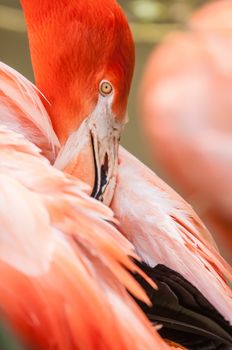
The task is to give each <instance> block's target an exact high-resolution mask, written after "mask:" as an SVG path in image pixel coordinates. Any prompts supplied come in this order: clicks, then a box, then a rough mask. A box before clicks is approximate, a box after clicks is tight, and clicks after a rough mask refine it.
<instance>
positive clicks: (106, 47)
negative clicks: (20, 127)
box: [21, 0, 134, 143]
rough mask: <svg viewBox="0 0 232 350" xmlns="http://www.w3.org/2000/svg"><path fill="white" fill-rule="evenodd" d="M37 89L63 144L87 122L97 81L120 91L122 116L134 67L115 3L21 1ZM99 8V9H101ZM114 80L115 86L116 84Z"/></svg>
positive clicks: (118, 103) (111, 0)
mask: <svg viewBox="0 0 232 350" xmlns="http://www.w3.org/2000/svg"><path fill="white" fill-rule="evenodd" d="M21 2H22V6H23V10H24V14H25V18H26V22H27V28H28V36H29V42H30V49H31V56H32V63H33V68H34V74H35V79H36V83H37V86H38V88H39V89H40V90H41V91H42V92H43V93H44V95H45V96H46V98H47V99H48V100H49V102H50V103H51V105H46V108H47V110H48V112H49V114H50V117H51V120H52V123H53V126H54V129H55V131H56V133H57V135H58V137H59V139H60V141H61V142H62V143H63V142H65V140H66V139H67V137H68V136H69V134H70V133H71V132H72V131H74V130H76V129H77V128H78V126H79V125H80V123H81V122H82V121H83V119H84V118H85V117H87V116H88V115H89V114H90V113H91V111H92V109H93V108H94V106H95V105H96V102H97V98H98V84H99V81H100V80H101V79H104V78H107V77H108V78H110V79H111V80H113V82H115V84H118V85H119V91H120V93H118V96H117V101H116V105H115V108H117V110H118V113H122V111H120V109H122V110H125V105H126V103H127V97H128V94H129V89H130V83H131V78H132V74H133V66H134V45H133V41H132V37H131V33H130V31H129V29H128V24H127V21H126V18H125V16H124V15H123V13H122V11H121V9H120V7H119V6H118V5H117V3H116V1H114V0H101V1H97V0H85V1H78V0H75V1H74V0H49V1H47V0H40V1H38V0H21ZM99 4H100V5H99ZM114 80H115V81H114Z"/></svg>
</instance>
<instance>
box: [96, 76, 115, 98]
mask: <svg viewBox="0 0 232 350" xmlns="http://www.w3.org/2000/svg"><path fill="white" fill-rule="evenodd" d="M99 92H100V94H101V95H102V96H109V95H111V94H112V92H113V86H112V84H111V83H110V82H109V81H106V80H104V81H101V83H100V86H99Z"/></svg>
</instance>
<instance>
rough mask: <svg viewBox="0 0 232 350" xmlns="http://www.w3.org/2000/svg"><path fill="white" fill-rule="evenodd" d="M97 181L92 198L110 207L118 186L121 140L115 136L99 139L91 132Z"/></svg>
mask: <svg viewBox="0 0 232 350" xmlns="http://www.w3.org/2000/svg"><path fill="white" fill-rule="evenodd" d="M90 135H91V143H92V151H93V158H94V168H95V181H94V186H93V190H92V194H91V196H92V197H93V198H95V199H97V200H99V201H101V202H104V203H105V204H107V205H109V204H110V202H111V200H112V197H113V194H114V189H115V186H116V175H117V165H118V146H119V140H118V137H116V136H115V135H109V136H108V137H107V138H104V139H99V138H98V136H97V135H96V134H95V133H94V132H92V131H91V134H90Z"/></svg>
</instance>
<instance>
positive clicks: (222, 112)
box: [141, 0, 232, 261]
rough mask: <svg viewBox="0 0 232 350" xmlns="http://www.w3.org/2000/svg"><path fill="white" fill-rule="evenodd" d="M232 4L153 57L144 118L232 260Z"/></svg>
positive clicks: (202, 14) (223, 4)
mask: <svg viewBox="0 0 232 350" xmlns="http://www.w3.org/2000/svg"><path fill="white" fill-rule="evenodd" d="M231 88H232V1H231V0H224V1H217V2H213V3H210V4H208V5H206V6H204V7H203V8H202V9H200V10H199V11H197V12H196V13H195V14H194V15H193V17H192V19H191V20H190V23H189V32H185V33H175V34H172V35H171V36H170V37H168V38H167V39H166V41H165V42H164V43H163V44H162V45H160V46H159V47H158V49H156V50H155V51H154V53H153V54H152V56H151V58H150V60H149V62H148V65H147V67H146V70H145V75H144V80H143V83H142V94H141V95H142V96H141V105H142V113H141V114H142V118H143V120H144V124H145V129H146V133H147V135H149V138H150V140H151V143H152V147H153V148H152V150H153V153H154V155H155V158H156V159H157V161H158V162H159V164H160V165H161V166H162V168H163V169H164V170H165V171H166V174H167V176H168V177H169V179H170V180H171V182H172V183H173V184H175V186H176V187H177V188H178V189H179V190H180V191H181V192H182V193H183V194H184V195H185V197H186V198H187V199H188V200H189V201H191V203H192V204H193V205H194V207H195V208H196V209H197V210H198V213H199V215H200V216H201V218H203V219H204V221H205V223H206V224H207V226H208V227H209V228H210V230H211V231H212V232H213V234H214V236H215V238H216V240H217V242H218V243H219V245H220V247H221V248H222V250H223V251H224V253H225V255H226V257H227V258H228V260H229V261H232V182H231V175H232V151H231V149H232V141H231V133H232V117H231V116H232V99H231Z"/></svg>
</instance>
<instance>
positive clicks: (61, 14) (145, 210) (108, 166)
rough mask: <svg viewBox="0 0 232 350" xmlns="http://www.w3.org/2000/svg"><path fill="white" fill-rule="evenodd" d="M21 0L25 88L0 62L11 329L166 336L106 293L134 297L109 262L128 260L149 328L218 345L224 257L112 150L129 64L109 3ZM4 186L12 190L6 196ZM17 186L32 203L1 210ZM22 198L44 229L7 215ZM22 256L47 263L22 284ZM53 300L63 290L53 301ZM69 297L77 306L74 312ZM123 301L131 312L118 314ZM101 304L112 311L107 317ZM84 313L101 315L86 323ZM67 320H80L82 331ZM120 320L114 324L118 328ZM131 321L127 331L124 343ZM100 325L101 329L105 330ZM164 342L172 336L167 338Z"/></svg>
mask: <svg viewBox="0 0 232 350" xmlns="http://www.w3.org/2000/svg"><path fill="white" fill-rule="evenodd" d="M22 5H23V9H24V14H25V17H26V22H27V27H28V34H29V41H30V49H31V55H32V63H33V68H34V73H35V78H36V84H37V88H36V87H34V86H33V85H32V84H31V83H30V82H29V81H27V80H26V79H25V78H23V77H22V76H21V75H20V74H19V73H17V72H15V71H14V70H12V69H11V68H9V67H7V66H5V65H4V64H1V66H0V108H1V114H0V119H1V124H3V125H4V128H6V129H4V128H3V130H2V135H3V140H6V141H5V144H4V142H3V148H2V153H3V154H4V152H5V154H6V157H8V158H7V162H6V163H4V162H3V164H2V167H3V168H2V169H3V171H4V173H6V174H7V176H9V177H10V179H9V182H7V180H6V181H5V183H4V184H5V185H4V188H5V189H6V194H7V196H6V198H7V201H6V205H4V206H3V207H2V208H3V209H2V213H1V217H0V220H2V222H3V224H2V226H3V227H4V225H5V226H6V228H7V229H6V230H5V232H6V233H7V234H8V235H10V237H12V238H13V242H14V237H16V238H17V240H16V242H17V241H18V240H19V241H20V242H19V243H20V245H19V246H18V245H15V244H13V243H12V240H10V244H8V241H7V239H6V237H5V236H6V234H5V236H4V239H6V248H5V249H6V250H5V249H3V250H2V254H3V255H2V257H1V254H0V258H1V260H2V261H3V262H4V264H6V270H4V271H5V272H4V276H5V278H4V280H2V283H4V286H6V288H5V289H3V290H4V291H5V292H4V293H3V294H1V293H0V305H1V306H2V307H3V310H4V311H5V313H6V314H7V315H8V317H9V318H10V319H11V320H12V321H13V323H14V326H15V327H16V329H18V330H20V331H21V333H22V334H23V335H24V336H25V335H26V338H27V337H29V340H30V341H33V340H34V341H37V343H36V344H38V347H39V346H40V348H41V346H42V348H43V346H44V344H46V346H47V344H49V346H50V347H51V348H52V346H53V348H56V347H58V346H60V348H62V346H63V345H62V344H63V342H64V341H66V343H65V344H68V345H66V346H65V347H64V346H63V348H65V349H66V348H71V349H72V348H74V349H75V348H77V347H80V348H81V347H82V346H83V349H92V348H94V344H95V342H97V344H101V345H102V347H103V348H106V349H108V348H112V349H114V348H117V349H120V348H121V349H125V348H126V347H125V346H124V344H126V346H127V348H130V347H131V348H132V346H133V347H134V348H138V349H146V348H151V347H153V348H155V349H163V348H164V349H165V348H167V345H166V344H165V343H164V342H162V340H161V339H160V338H159V336H158V335H157V334H156V333H154V332H152V331H151V329H150V326H149V324H148V323H147V321H146V319H145V318H144V317H143V315H142V314H141V313H140V312H139V311H138V309H136V307H135V305H134V304H133V302H132V301H131V299H130V298H129V296H128V295H127V293H126V295H125V300H124V299H123V298H120V293H122V295H124V293H125V288H127V289H128V290H129V291H131V293H132V294H133V295H134V296H135V297H136V298H137V299H142V300H143V301H147V298H146V297H145V296H144V295H143V293H142V291H141V287H140V286H138V285H137V284H135V282H134V280H133V279H131V278H130V277H129V276H128V273H127V272H126V271H125V270H124V269H123V268H122V267H121V266H122V265H123V266H125V267H126V268H127V269H129V270H132V271H134V272H137V273H136V274H135V276H136V278H137V279H138V281H139V282H140V283H141V284H142V286H143V287H145V288H146V291H147V294H148V296H149V298H151V301H152V303H153V306H152V308H149V307H148V306H146V305H145V304H142V302H139V303H140V306H141V307H142V308H143V310H144V311H145V312H146V313H147V314H148V317H149V319H150V320H151V321H152V322H153V323H154V324H156V323H162V324H163V325H164V327H163V328H162V329H161V330H160V333H161V335H162V336H163V337H164V338H165V339H169V340H170V341H175V342H178V343H181V344H182V345H183V346H185V345H186V346H187V347H188V348H189V349H196V348H197V346H198V348H203V346H208V345H210V346H211V345H212V344H213V345H214V346H215V348H216V347H221V349H226V348H228V346H230V345H231V344H232V335H231V325H232V293H231V290H230V288H229V287H228V285H227V282H226V278H228V280H232V271H231V268H230V267H229V265H228V264H227V263H226V262H225V261H224V260H223V258H222V257H221V256H220V254H219V253H218V252H217V249H216V247H215V245H214V241H213V239H212V237H211V235H210V233H209V232H208V231H207V229H206V228H205V226H204V225H203V224H202V223H201V221H200V219H199V218H198V217H197V215H196V214H195V213H194V211H193V210H192V209H191V207H190V206H189V205H188V204H187V203H186V202H185V201H184V200H183V199H182V198H181V197H179V196H178V195H177V194H176V193H175V192H174V191H173V190H172V189H171V188H169V187H168V186H167V185H166V184H165V183H163V182H162V180H160V179H159V178H158V177H157V176H156V175H155V174H153V173H152V172H151V171H150V170H149V169H148V168H146V167H145V166H144V165H143V164H142V163H140V162H139V161H138V160H136V159H135V158H134V157H133V156H132V155H130V154H129V153H128V152H127V151H125V150H124V149H123V148H119V156H118V142H119V138H120V134H121V131H122V129H123V127H124V124H125V122H126V108H127V99H128V94H129V89H130V82H131V78H132V73H133V67H134V45H133V41H132V37H131V33H130V31H129V27H128V24H127V21H126V19H125V16H124V15H123V13H122V11H121V9H120V8H119V7H118V5H117V3H116V1H114V0H101V2H98V1H96V0H95V1H92V0H86V1H85V2H82V1H78V0H76V1H73V2H68V1H67V0H59V1H57V0H56V1H55V0H51V1H49V2H48V1H46V0H40V1H38V0H34V1H31V0H23V1H22ZM83 14H84V16H83ZM102 19H104V21H102ZM119 28H120V31H119V30H118V29H119ZM38 89H39V90H40V91H41V93H40V92H39V90H38ZM43 96H45V97H46V98H45V97H43ZM18 134H21V135H23V136H24V137H25V138H23V137H22V136H19V135H18ZM4 135H5V136H4ZM4 137H5V138H4ZM21 142H22V143H23V144H24V143H25V146H22V144H21ZM33 144H34V145H33ZM35 145H36V146H37V147H38V148H39V149H41V152H42V155H39V154H38V150H37V149H36V148H35ZM25 148H26V152H25ZM4 149H5V151H4ZM32 150H34V152H32ZM24 153H26V155H25V156H29V158H27V159H26V160H24V161H25V162H26V163H20V162H21V161H22V156H23V154H24ZM27 153H29V155H28V154H27ZM45 157H46V158H47V159H48V160H49V161H50V164H49V163H48V162H47V161H46V160H45ZM38 158H39V161H38V162H39V164H38V166H36V164H35V162H37V160H38ZM33 159H34V160H33ZM40 163H42V164H45V165H46V169H45V170H46V171H45V170H43V169H41V167H40ZM118 163H119V164H118ZM51 164H52V165H54V168H53V167H52V165H51ZM41 166H42V165H41ZM55 167H56V168H58V169H60V170H61V171H64V172H65V173H69V175H64V173H63V172H61V171H58V170H57V169H55ZM43 174H44V176H43ZM56 176H57V178H58V180H59V181H58V180H56ZM73 177H75V178H78V179H81V180H83V181H85V182H86V184H88V186H89V187H86V188H85V192H87V193H88V194H91V195H92V197H94V198H96V199H99V200H101V201H103V202H104V203H105V204H107V205H109V204H110V206H111V208H112V209H113V211H114V214H115V216H116V218H117V219H118V221H117V222H115V225H118V226H119V228H120V230H121V232H122V233H123V235H125V236H126V238H127V239H128V240H129V241H130V242H131V243H132V246H133V247H134V250H135V252H136V254H138V255H139V256H140V258H141V259H142V262H140V263H138V265H139V266H140V268H142V269H144V271H145V273H147V274H148V276H149V277H150V278H151V279H152V280H153V281H154V282H155V283H156V284H157V285H158V287H159V290H158V291H156V290H155V289H154V286H151V284H149V283H148V282H146V280H145V279H147V277H146V275H145V274H144V275H143V277H144V278H145V279H144V278H142V277H141V276H139V274H141V273H142V272H141V270H140V269H136V267H135V265H134V264H132V263H131V262H130V260H129V259H128V258H127V255H130V256H132V257H134V258H135V259H136V255H135V253H134V251H133V249H131V245H130V243H129V242H128V241H127V240H125V238H124V239H123V238H122V237H121V236H120V233H119V232H118V231H117V230H115V229H113V228H112V227H111V226H110V225H109V224H107V223H106V222H105V221H113V219H112V214H111V212H110V211H109V209H106V208H105V207H103V205H101V206H100V205H97V204H96V202H95V201H93V200H91V199H88V198H87V195H84V194H83V191H81V188H82V187H81V188H80V189H78V187H80V186H81V185H80V183H79V182H78V183H77V182H76V181H78V180H74V179H73ZM57 181H58V182H57ZM67 181H68V182H69V181H71V183H70V185H69V186H68V188H67V190H66V187H65V188H64V187H63V186H64V185H63V183H66V182H67ZM15 182H16V183H15ZM22 186H23V188H22ZM53 186H54V187H53ZM18 187H19V189H18V190H17V188H18ZM89 188H91V191H90V190H89ZM21 190H22V191H21ZM7 191H9V192H10V193H11V195H12V197H9V199H8V192H7ZM19 191H21V192H20V193H21V195H20V193H19V194H18V192H19ZM27 191H29V192H30V193H29V195H28V196H29V197H30V196H32V199H35V200H36V202H35V203H34V205H33V206H32V205H29V208H27V209H28V210H29V211H28V210H27V211H23V212H22V213H21V211H20V208H21V204H20V203H19V205H18V206H16V207H15V210H14V215H13V216H11V215H10V216H9V211H8V210H6V208H8V207H10V206H13V203H14V202H16V204H17V200H16V198H20V202H21V201H24V202H26V203H25V205H27V207H28V203H29V204H30V203H31V201H29V199H28V200H26V201H25V198H26V199H27V194H26V193H27ZM50 191H52V192H51V194H50ZM73 191H74V192H73ZM66 195H67V196H68V198H67V197H66ZM83 196H84V199H83V200H82V198H83ZM77 199H78V204H77V202H76V201H77ZM73 201H74V202H73ZM40 205H41V206H42V207H40ZM89 206H90V208H89ZM36 207H38V215H37V212H36ZM76 207H77V208H76ZM22 208H23V207H22ZM30 209H31V210H32V211H33V213H34V214H33V215H35V219H36V220H38V222H39V220H40V216H39V214H41V215H44V218H45V219H46V220H47V221H46V222H47V224H49V225H50V226H52V227H54V230H52V233H51V234H50V236H51V237H50V236H49V235H48V238H49V237H50V238H51V241H49V239H45V238H46V237H45V238H44V239H43V235H42V232H43V231H42V230H39V232H37V230H36V228H37V227H40V226H39V224H38V225H37V224H36V223H33V225H32V227H31V230H30V232H32V234H31V233H30V232H28V234H27V231H25V234H24V233H23V232H24V230H20V226H21V225H19V223H18V220H19V219H18V218H21V217H22V220H24V221H23V222H24V225H25V230H26V222H27V220H28V218H30V216H31V215H30ZM95 209H96V212H95ZM40 211H41V213H40ZM79 212H80V215H79ZM99 212H100V214H98V213H99ZM17 213H19V214H17ZM82 215H83V216H82ZM99 216H100V217H99ZM12 217H13V221H12ZM15 217H17V219H16V220H15ZM33 217H34V216H33ZM25 220H26V222H25ZM78 220H80V223H79V221H78ZM99 221H100V222H99ZM98 223H99V225H100V227H98ZM118 223H119V224H118ZM11 225H12V226H11ZM28 225H29V224H28ZM95 225H96V228H95ZM8 227H9V229H8ZM29 228H30V227H29ZM94 228H95V229H94ZM33 229H34V230H35V231H36V232H35V234H33ZM93 229H94V230H93ZM50 230H51V227H50ZM50 230H49V231H50ZM79 230H80V233H79ZM15 231H16V232H15ZM60 231H61V232H60ZM76 231H78V232H76ZM32 235H33V239H32ZM21 236H22V237H21ZM37 236H38V240H39V241H40V239H41V244H42V245H41V247H42V248H41V249H39V247H40V246H39V242H38V244H37V241H36V240H37V238H35V237H37ZM108 237H109V239H108ZM57 240H58V241H59V242H60V244H61V248H62V247H63V246H64V247H63V248H64V249H67V250H65V252H66V253H67V257H66V255H65V257H64V260H65V262H66V259H68V258H70V259H72V258H73V257H76V259H77V258H78V261H77V263H78V264H81V266H82V265H84V267H85V270H87V272H88V273H87V272H86V273H87V276H86V278H88V274H90V276H91V281H89V280H88V281H85V280H84V279H82V280H79V279H78V271H77V272H76V270H74V271H73V272H72V270H73V269H74V267H72V266H70V264H71V262H69V260H68V261H67V264H68V265H67V268H66V269H65V267H66V264H64V267H63V258H62V259H61V260H60V259H59V256H60V255H62V254H63V253H62V249H60V248H59V245H58V247H57V250H58V252H57V255H54V259H52V258H51V255H49V254H52V253H53V252H54V250H51V252H50V249H49V246H50V245H49V242H50V243H51V246H52V247H53V246H54V245H55V248H53V249H56V241H57ZM102 240H103V242H102ZM115 240H116V241H117V240H118V242H115ZM114 242H115V246H114ZM33 244H34V245H35V246H33ZM43 244H44V245H43ZM31 245H32V247H30V246H31ZM11 246H13V248H14V249H12V248H11ZM17 247H18V249H19V251H18V250H17ZM103 248H104V249H103ZM11 249H12V255H11V254H10V252H11ZM33 249H34V250H33ZM115 249H116V251H115ZM46 250H48V252H46ZM5 251H6V252H8V253H9V258H8V257H7V256H8V254H5V253H4V252H5ZM55 251H56V250H55ZM36 253H37V254H38V256H37V255H36ZM42 253H43V254H45V255H46V256H45V257H48V258H47V259H48V260H47V264H46V259H45V260H44V264H45V267H44V266H43V255H41V254H42ZM17 254H19V256H18V255H17ZM27 254H28V255H27ZM47 254H48V255H47ZM24 255H25V256H24ZM34 256H35V257H36V259H37V260H38V263H40V264H41V265H42V266H41V268H42V267H43V268H48V269H49V268H50V269H49V270H48V271H49V275H47V274H46V277H44V275H43V273H42V276H40V275H39V279H36V285H34V279H33V278H32V277H31V275H30V269H29V266H30V259H31V260H33V259H34ZM56 256H57V258H56ZM62 256H63V255H62ZM4 259H5V260H4ZM18 262H19V263H20V265H19V266H18ZM49 262H50V265H49ZM4 266H5V265H4ZM25 266H26V267H27V268H25ZM33 266H34V264H33V263H31V269H32V270H33V269H34V268H35V273H36V272H38V271H37V270H36V268H37V264H36V266H34V267H33ZM69 266H70V268H69ZM4 268H5V267H4ZM75 268H76V267H75ZM11 269H13V271H15V269H16V270H17V269H20V276H21V275H23V276H22V277H20V283H17V279H16V278H15V276H16V275H17V273H15V272H13V274H12V275H11V273H9V271H11ZM28 269H29V270H28ZM39 271H41V270H39ZM45 271H47V270H45ZM53 271H54V272H53ZM69 271H71V272H72V273H71V274H70V272H69ZM42 272H43V270H42ZM84 272H85V271H84ZM84 272H83V273H84ZM53 273H54V281H53ZM50 274H51V276H50ZM56 274H57V277H56ZM111 277H112V278H111ZM21 278H22V282H21ZM44 278H45V281H44ZM66 279H68V280H67V282H66ZM149 281H150V280H149ZM37 282H38V284H39V286H40V287H39V286H37ZM83 283H84V286H85V285H86V288H89V286H88V284H89V283H90V284H91V287H93V288H97V290H98V292H97V295H96V296H95V297H94V298H93V299H92V296H91V295H90V294H87V292H85V289H84V288H82V287H83V286H82V284H83ZM31 284H32V287H31ZM76 284H77V285H78V286H77V287H76ZM66 286H67V289H66ZM27 287H28V288H29V292H28V298H27V299H28V300H29V302H28V303H27V304H26V305H25V303H23V300H24V298H23V300H21V299H20V302H19V303H16V302H12V292H11V291H12V290H13V291H15V292H16V293H17V295H19V297H18V298H21V296H20V295H23V293H25V292H24V288H27ZM63 287H64V290H63ZM17 288H19V289H17ZM31 288H32V291H31ZM37 288H39V296H38V295H37V292H38V289H37ZM40 288H41V289H40ZM76 288H78V291H79V292H78V293H81V291H82V293H81V297H82V298H83V301H82V299H81V298H80V300H79V294H78V293H77V292H76ZM112 289H113V291H112ZM34 290H35V292H36V294H35V295H34V294H33V293H34ZM31 292H32V294H31ZM60 293H61V294H60ZM63 293H64V294H63ZM118 293H119V294H118ZM93 294H94V293H93ZM89 295H90V297H89ZM37 297H39V299H38V300H37ZM98 297H99V299H97V298H98ZM69 298H70V304H69ZM95 298H96V299H97V301H95ZM6 300H7V302H6ZM17 300H18V299H17V298H15V301H17ZM40 300H42V301H43V302H45V303H46V307H48V313H46V315H44V313H43V312H42V310H43V307H42V306H41V301H40ZM62 300H65V311H64V303H62V302H60V301H62ZM100 300H101V302H102V304H101V305H100ZM82 302H83V309H81V310H82V311H83V312H81V314H80V315H77V316H76V312H77V311H76V310H78V307H82V306H81V304H82ZM105 302H106V304H104V303H105ZM72 303H74V304H72ZM75 303H77V304H75ZM126 303H128V305H126ZM34 304H35V305H34ZM85 304H87V306H88V308H87V306H86V308H85ZM42 305H43V304H42ZM31 306H32V307H33V311H32V312H31V310H30V307H31ZM56 307H58V309H56ZM99 307H100V308H101V307H102V308H103V309H102V310H101V311H102V313H104V311H105V312H106V314H105V315H104V314H103V315H102V314H101V313H99V314H97V310H98V308H99ZM50 308H51V309H50ZM124 308H126V311H125V309H124ZM89 309H90V311H91V312H89ZM105 309H106V310H105ZM15 310H17V311H18V312H15ZM84 310H86V312H85V311H84ZM75 311H76V312H75ZM54 312H55V313H54ZM64 312H65V317H64ZM107 312H109V313H111V314H113V320H111V321H112V323H113V325H112V324H111V322H109V324H108V318H107V317H108V315H109V313H107ZM125 312H126V315H125ZM131 312H135V316H136V317H135V319H134V320H133V321H132V324H131V321H130V317H132V316H131ZM94 313H95V314H94ZM115 314H117V317H118V316H119V315H121V318H120V319H119V318H116V321H115V322H114V320H115ZM24 316H25V317H24ZM43 317H45V322H44V319H43ZM46 317H48V320H47V319H46ZM67 317H68V329H67V328H66V327H65V328H64V333H62V334H60V333H59V332H60V327H61V328H62V326H63V324H65V325H66V322H67ZM53 318H55V319H53ZM97 320H98V322H99V323H100V322H101V325H100V324H99V325H97ZM120 322H121V323H122V324H121V325H119V324H118V323H120ZM133 322H134V323H133ZM47 323H48V324H49V328H48V326H47ZM76 324H77V327H78V332H77V333H75V332H76ZM38 325H39V326H38ZM111 326H112V328H111ZM81 327H84V331H83V333H82V328H81ZM85 327H86V328H85ZM92 327H93V328H92ZM95 327H96V329H95ZM108 327H109V328H110V330H109V332H108ZM117 327H119V329H118V330H117V329H116V328H117ZM41 328H42V329H41ZM104 328H105V330H104ZM123 328H125V329H126V331H125V334H124V335H123ZM47 329H49V332H47ZM50 329H51V330H52V332H50ZM70 332H71V336H72V337H71V339H70ZM136 332H137V334H135V333H136ZM132 333H134V335H135V337H134V340H133V344H132V342H131V340H132ZM99 334H100V335H99ZM112 334H113V336H114V338H113V341H112V343H111V344H109V339H110V337H111V336H112ZM101 335H102V336H101ZM151 335H152V336H151ZM54 337H55V338H54ZM74 337H75V338H74ZM78 337H80V338H78ZM116 338H117V339H118V338H119V339H118V340H117V339H116ZM78 339H79V340H78ZM98 342H99V343H98ZM154 342H155V344H156V345H155V346H154ZM82 344H83V345H82ZM169 344H170V346H172V345H171V344H172V342H169ZM95 346H96V344H95ZM98 346H99V345H98ZM173 346H175V345H173Z"/></svg>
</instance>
